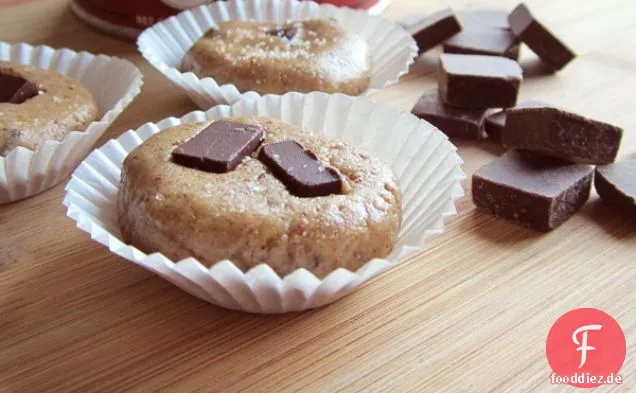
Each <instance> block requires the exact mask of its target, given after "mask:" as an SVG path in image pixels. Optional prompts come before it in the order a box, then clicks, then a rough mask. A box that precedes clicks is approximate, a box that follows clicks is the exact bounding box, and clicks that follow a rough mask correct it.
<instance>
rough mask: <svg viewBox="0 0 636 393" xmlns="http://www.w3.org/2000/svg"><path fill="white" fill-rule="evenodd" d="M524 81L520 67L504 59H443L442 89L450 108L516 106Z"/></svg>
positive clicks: (441, 67)
mask: <svg viewBox="0 0 636 393" xmlns="http://www.w3.org/2000/svg"><path fill="white" fill-rule="evenodd" d="M522 79H523V76H522V71H521V67H519V64H517V63H516V62H514V61H512V60H510V59H506V58H504V57H497V56H482V55H455V54H443V55H441V56H440V60H439V88H440V94H441V96H442V100H443V101H444V103H445V104H447V105H453V106H459V107H463V108H508V107H511V106H514V105H515V103H516V102H517V93H518V92H519V85H520V83H521V80H522Z"/></svg>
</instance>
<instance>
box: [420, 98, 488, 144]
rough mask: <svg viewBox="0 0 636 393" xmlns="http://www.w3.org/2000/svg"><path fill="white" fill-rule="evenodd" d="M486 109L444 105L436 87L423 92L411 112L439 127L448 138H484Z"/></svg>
mask: <svg viewBox="0 0 636 393" xmlns="http://www.w3.org/2000/svg"><path fill="white" fill-rule="evenodd" d="M486 111H487V110H486V109H467V108H458V107H454V106H449V105H444V103H443V102H442V100H441V98H440V96H439V91H438V90H437V89H434V90H431V91H428V92H426V93H424V95H422V96H421V97H420V99H419V100H418V101H417V103H416V104H415V106H414V107H413V110H412V113H413V114H414V115H415V116H417V117H419V118H420V119H424V120H426V121H428V122H429V123H431V124H432V125H434V126H435V127H437V128H439V129H440V131H442V132H443V133H444V134H446V135H448V136H449V137H450V138H463V139H484V138H485V137H486V134H485V133H484V119H485V117H486Z"/></svg>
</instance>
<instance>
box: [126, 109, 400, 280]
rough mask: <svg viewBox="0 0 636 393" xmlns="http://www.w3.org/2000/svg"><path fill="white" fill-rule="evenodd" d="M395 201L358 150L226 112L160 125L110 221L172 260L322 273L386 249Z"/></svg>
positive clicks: (382, 173)
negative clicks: (224, 115) (222, 116)
mask: <svg viewBox="0 0 636 393" xmlns="http://www.w3.org/2000/svg"><path fill="white" fill-rule="evenodd" d="M400 198H401V197H400V191H399V188H398V184H397V182H396V179H395V176H394V174H393V173H392V171H391V169H390V168H389V167H388V166H387V165H385V164H384V163H382V162H381V161H380V160H378V159H375V158H373V157H370V156H369V155H368V154H366V153H365V152H363V151H361V150H360V149H358V148H357V147H354V146H351V145H349V144H346V143H344V142H341V141H338V140H333V139H329V138H326V137H323V136H319V135H315V134H311V133H308V132H301V131H300V130H298V129H297V128H295V127H293V126H291V125H289V124H286V123H283V122H280V121H278V120H274V119H270V118H236V117H235V118H226V119H223V120H221V121H217V122H213V123H210V122H197V123H189V124H183V125H180V126H178V127H174V128H169V129H166V130H163V131H162V132H160V133H158V134H156V135H154V136H152V137H150V138H149V139H148V140H146V141H145V142H144V143H143V144H141V145H140V146H139V147H138V148H137V149H135V150H134V151H133V152H132V153H131V154H130V155H129V156H128V157H127V158H126V159H125V161H124V164H123V168H122V177H121V186H120V189H119V195H118V216H119V223H120V226H121V231H122V235H123V238H124V239H125V241H126V242H128V243H130V244H132V245H134V246H135V247H137V248H139V249H141V250H143V251H145V252H149V253H150V252H161V253H163V254H164V255H166V256H167V257H169V258H171V259H172V260H175V261H177V260H181V259H183V258H187V257H195V258H197V259H198V260H199V261H200V262H201V263H203V264H206V265H208V266H211V265H213V264H215V263H216V262H218V261H221V260H223V259H229V260H231V261H232V262H233V263H235V264H236V265H237V266H238V267H240V268H241V269H243V270H248V269H250V268H252V267H254V266H256V265H258V264H260V263H266V264H268V265H269V266H271V267H272V268H273V269H274V270H275V271H276V272H277V273H279V274H280V275H285V274H288V273H291V272H293V271H294V270H296V269H298V268H305V269H308V270H309V271H311V272H313V273H314V274H316V275H317V276H319V277H323V276H325V275H327V274H328V273H329V272H331V271H333V270H335V269H337V268H339V267H343V268H347V269H350V270H356V269H358V268H359V267H361V266H362V265H363V264H365V263H366V262H368V261H369V260H371V259H373V258H375V257H385V256H386V255H388V254H389V252H390V251H391V249H392V247H393V243H394V241H395V238H396V236H397V232H398V229H399V226H400V220H401V206H400Z"/></svg>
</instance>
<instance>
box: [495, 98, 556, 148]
mask: <svg viewBox="0 0 636 393" xmlns="http://www.w3.org/2000/svg"><path fill="white" fill-rule="evenodd" d="M544 106H548V104H546V103H545V102H541V101H536V100H528V101H524V102H522V103H520V104H519V105H517V106H516V107H515V109H517V108H541V107H544ZM484 126H485V129H486V133H487V134H488V137H490V138H492V139H496V140H501V133H502V131H503V129H504V127H505V126H506V110H505V109H504V110H501V111H499V112H495V113H493V114H491V115H490V116H488V117H486V121H485V123H484Z"/></svg>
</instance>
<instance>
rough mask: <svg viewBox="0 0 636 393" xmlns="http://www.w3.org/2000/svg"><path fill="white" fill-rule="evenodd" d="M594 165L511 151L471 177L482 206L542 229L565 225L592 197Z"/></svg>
mask: <svg viewBox="0 0 636 393" xmlns="http://www.w3.org/2000/svg"><path fill="white" fill-rule="evenodd" d="M593 173H594V169H593V168H592V167H591V166H588V165H580V164H570V163H567V162H565V161H562V160H558V159H555V158H549V157H544V156H541V155H536V154H532V153H528V152H520V151H509V152H507V153H506V154H504V155H503V156H501V157H500V158H498V159H497V160H495V161H493V162H491V163H490V164H488V165H485V166H483V167H482V168H481V169H479V170H478V171H477V172H476V173H475V174H474V175H473V181H472V183H473V184H472V189H473V202H474V203H475V205H476V206H477V208H478V209H480V210H481V211H484V212H486V213H489V214H492V215H494V216H498V217H503V218H506V219H508V220H512V221H514V222H516V223H517V224H520V225H523V226H526V227H529V228H533V229H536V230H539V231H548V230H550V229H554V228H556V227H558V226H559V225H561V224H562V223H563V222H564V221H565V220H567V219H568V218H570V217H571V216H572V215H573V214H574V213H575V212H576V211H578V210H579V209H580V208H581V207H582V206H583V205H584V204H585V202H586V201H587V200H588V198H589V196H590V189H591V186H592V176H593Z"/></svg>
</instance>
